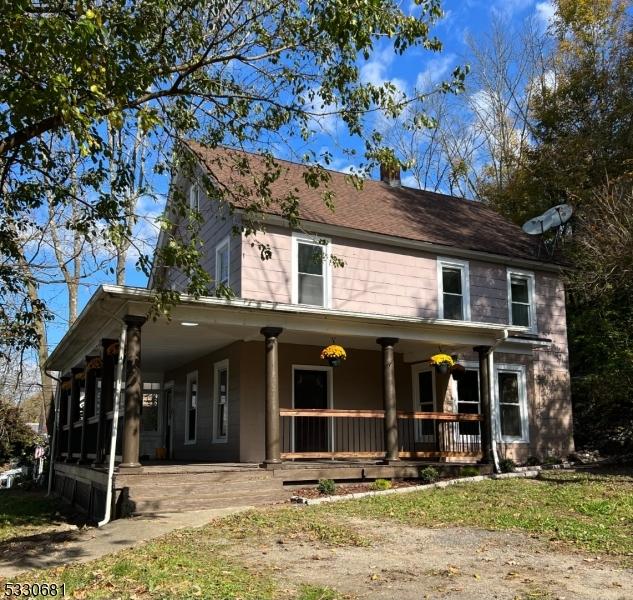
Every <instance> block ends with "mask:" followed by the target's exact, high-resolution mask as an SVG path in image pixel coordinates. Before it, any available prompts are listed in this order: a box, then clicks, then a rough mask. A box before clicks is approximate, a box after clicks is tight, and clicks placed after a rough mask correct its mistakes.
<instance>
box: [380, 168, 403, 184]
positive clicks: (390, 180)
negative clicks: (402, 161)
mask: <svg viewBox="0 0 633 600" xmlns="http://www.w3.org/2000/svg"><path fill="white" fill-rule="evenodd" d="M380 181H384V182H385V183H386V184H388V185H390V186H392V187H400V167H394V166H387V165H385V164H381V165H380Z"/></svg>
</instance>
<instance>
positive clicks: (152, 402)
mask: <svg viewBox="0 0 633 600" xmlns="http://www.w3.org/2000/svg"><path fill="white" fill-rule="evenodd" d="M159 398H160V383H151V382H145V383H143V408H142V412H141V425H142V430H143V431H154V432H156V431H158V400H159Z"/></svg>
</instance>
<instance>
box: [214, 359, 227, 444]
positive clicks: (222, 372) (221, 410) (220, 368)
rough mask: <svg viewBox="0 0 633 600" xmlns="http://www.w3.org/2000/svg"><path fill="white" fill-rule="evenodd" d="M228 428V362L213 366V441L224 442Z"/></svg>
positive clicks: (223, 361)
mask: <svg viewBox="0 0 633 600" xmlns="http://www.w3.org/2000/svg"><path fill="white" fill-rule="evenodd" d="M228 426H229V361H228V360H222V361H220V362H218V363H215V364H214V365H213V441H214V442H226V441H227V439H228Z"/></svg>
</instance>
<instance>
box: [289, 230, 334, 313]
mask: <svg viewBox="0 0 633 600" xmlns="http://www.w3.org/2000/svg"><path fill="white" fill-rule="evenodd" d="M292 241H293V249H292V258H293V290H292V292H293V294H292V295H293V302H294V303H295V304H309V305H311V306H324V307H327V306H328V305H329V297H330V291H329V284H330V268H329V261H328V256H329V255H330V252H329V246H330V243H329V240H316V239H313V238H309V237H302V236H297V235H293V240H292ZM320 242H325V243H320Z"/></svg>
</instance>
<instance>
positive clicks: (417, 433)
mask: <svg viewBox="0 0 633 600" xmlns="http://www.w3.org/2000/svg"><path fill="white" fill-rule="evenodd" d="M427 372H430V373H431V382H432V383H431V385H432V389H433V410H432V411H431V412H436V411H437V385H436V382H435V381H436V380H435V377H436V371H435V367H432V366H431V365H429V364H423V363H421V364H417V365H412V366H411V386H412V387H411V389H412V390H413V395H412V398H413V407H412V408H413V412H421V408H420V386H419V385H418V375H419V374H420V373H427ZM439 412H442V411H439ZM422 422H423V421H419V423H422ZM417 423H418V420H417V419H414V438H415V441H416V442H420V443H425V442H426V443H429V442H434V441H435V433H433V435H423V434H422V428H421V426H420V427H418V425H417Z"/></svg>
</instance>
